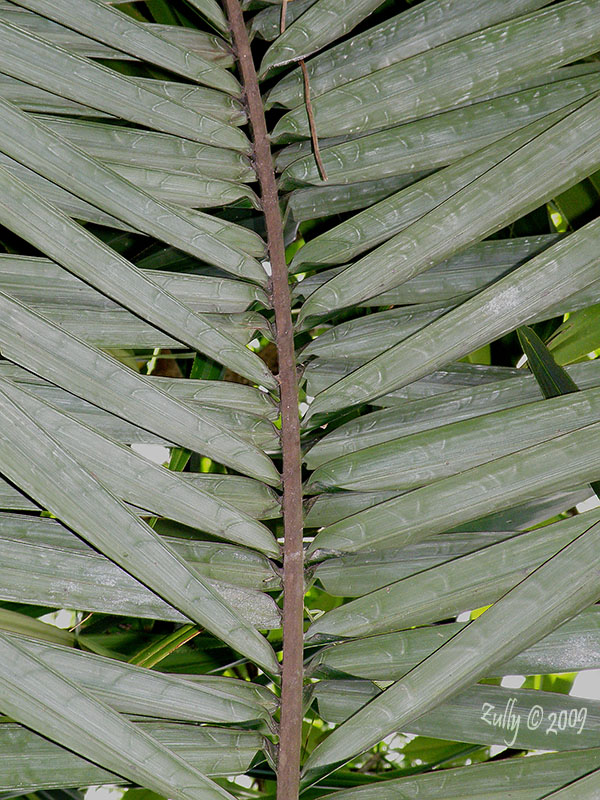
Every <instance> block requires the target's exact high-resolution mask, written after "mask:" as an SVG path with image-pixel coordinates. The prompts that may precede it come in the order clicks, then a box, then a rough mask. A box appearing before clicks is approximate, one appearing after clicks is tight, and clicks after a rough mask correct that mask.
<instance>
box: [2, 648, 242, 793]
mask: <svg viewBox="0 0 600 800" xmlns="http://www.w3.org/2000/svg"><path fill="white" fill-rule="evenodd" d="M0 653H1V655H2V658H0V684H1V685H2V688H3V691H2V710H3V711H4V712H5V713H7V714H9V715H10V716H11V717H12V718H13V719H15V720H17V721H19V722H21V723H23V724H24V725H26V726H27V727H28V728H31V729H33V730H34V731H37V732H39V733H41V734H42V735H43V736H45V737H47V738H48V739H50V740H51V741H55V742H58V743H59V744H61V745H63V747H67V748H69V749H70V750H72V751H74V752H75V753H78V754H79V755H82V756H84V757H87V758H89V759H90V760H91V761H93V762H94V763H96V764H100V765H101V766H103V767H104V768H105V769H108V770H111V771H113V772H116V773H118V774H120V775H123V776H125V777H127V778H129V779H130V780H132V781H133V782H134V783H141V784H142V785H144V786H147V787H149V788H151V789H153V790H154V791H156V792H158V793H161V794H163V795H171V796H172V797H174V798H178V799H179V800H197V798H198V797H202V798H206V800H213V799H214V800H218V799H220V800H232V796H231V795H230V794H229V792H226V791H225V790H224V789H221V788H220V787H219V786H217V785H216V784H215V783H213V782H212V781H210V780H209V779H208V778H206V777H205V776H204V775H202V774H201V773H200V772H198V770H196V769H195V768H194V767H192V766H190V765H189V764H188V763H187V762H186V761H184V760H183V758H181V756H178V755H176V754H175V753H174V752H173V751H172V750H170V749H169V748H168V747H165V746H164V745H162V744H161V743H160V742H159V741H158V740H156V739H155V738H153V737H152V736H151V735H149V734H147V733H145V732H143V730H142V729H140V728H136V727H135V726H134V725H133V724H132V723H130V722H129V721H127V720H126V719H125V718H124V717H122V716H121V715H120V714H118V713H117V712H115V711H113V710H112V709H111V708H109V706H107V705H105V704H104V703H103V702H101V701H99V700H97V699H95V698H94V697H93V696H92V695H91V694H89V693H88V692H87V691H85V690H83V689H81V688H79V686H77V684H75V683H73V682H72V681H70V680H68V679H67V678H65V677H63V676H61V675H60V674H59V673H58V672H56V671H55V670H54V669H51V668H50V667H47V666H46V665H45V664H44V663H43V662H42V661H40V660H39V659H38V658H37V657H36V656H34V655H32V654H31V653H28V652H27V650H25V649H24V648H23V646H22V645H21V644H20V643H18V642H17V640H16V639H15V638H14V637H8V636H6V635H5V634H2V633H0Z"/></svg>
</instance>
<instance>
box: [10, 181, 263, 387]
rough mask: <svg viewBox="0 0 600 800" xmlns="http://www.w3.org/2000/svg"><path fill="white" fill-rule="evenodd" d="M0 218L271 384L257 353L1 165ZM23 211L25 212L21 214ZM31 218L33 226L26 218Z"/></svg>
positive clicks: (149, 315)
mask: <svg viewBox="0 0 600 800" xmlns="http://www.w3.org/2000/svg"><path fill="white" fill-rule="evenodd" d="M0 189H1V191H2V202H1V203H0V222H2V223H4V224H5V225H6V227H8V228H9V229H10V230H12V231H13V232H14V233H17V234H19V235H21V236H23V237H24V238H25V239H26V240H27V241H29V242H30V243H31V244H34V245H36V246H38V247H39V248H40V249H41V250H42V252H44V253H45V254H46V255H48V256H50V257H51V258H53V259H54V260H55V261H57V263H60V264H61V266H63V267H64V268H65V269H68V270H69V271H70V272H73V273H74V274H76V275H77V276H78V277H79V278H82V279H84V280H87V281H89V282H90V283H91V284H92V285H93V286H95V288H97V289H98V290H99V291H101V292H103V293H104V294H107V295H108V296H109V297H111V298H112V299H113V300H115V301H116V302H118V303H120V304H122V305H124V306H125V307H126V308H129V310H131V311H133V312H135V313H137V314H138V315H139V316H141V317H143V318H144V319H146V320H147V321H148V322H150V323H154V324H155V325H156V326H157V327H159V328H161V329H163V330H166V331H168V332H169V333H170V334H171V335H173V336H174V338H176V339H177V340H178V341H184V342H185V343H186V344H189V345H190V346H191V347H193V348H194V349H198V350H200V351H201V352H204V353H206V354H207V355H209V356H211V357H214V358H215V359H216V360H218V361H220V362H221V363H226V365H227V366H229V367H230V368H231V369H233V370H234V371H236V372H239V373H241V374H244V376H245V377H247V378H249V379H250V380H251V381H255V382H257V383H260V384H262V385H263V386H267V387H268V388H275V386H276V382H275V380H274V378H273V376H272V375H271V373H270V372H269V370H268V369H267V368H266V367H265V365H264V363H263V362H262V361H261V359H259V358H258V356H257V355H256V354H255V353H253V352H252V351H250V350H249V349H248V348H246V347H244V346H243V345H240V344H239V343H238V342H236V341H235V340H234V339H232V338H231V337H229V336H227V335H225V334H223V333H221V332H220V331H219V330H218V329H217V328H216V327H215V326H214V325H211V324H209V323H208V322H207V321H206V319H203V318H201V317H198V315H196V314H194V312H193V311H192V310H191V309H189V308H188V307H187V306H185V305H184V304H183V303H181V302H180V301H178V300H176V298H174V297H173V296H172V295H170V294H168V293H167V292H166V291H165V290H164V289H162V288H161V287H159V286H157V285H156V284H155V283H154V281H153V280H152V277H151V276H150V275H149V274H148V273H143V272H142V271H141V270H139V269H138V268H137V267H135V266H134V265H133V264H131V263H130V262H129V261H127V259H125V258H123V257H122V256H120V255H119V254H117V253H116V252H115V251H114V250H112V248H110V247H109V246H108V245H105V244H104V243H102V242H101V241H100V240H99V239H97V238H96V237H95V236H93V235H92V234H91V233H88V232H87V231H86V230H85V229H84V228H82V227H81V226H80V225H78V224H77V223H75V222H73V221H72V220H70V219H69V218H68V217H67V216H66V215H65V214H63V213H62V212H60V211H57V210H56V209H54V208H53V207H52V206H51V205H50V204H49V203H47V202H46V201H45V200H43V199H42V198H41V197H40V196H39V195H38V194H36V193H35V192H33V191H31V190H30V189H29V188H28V187H27V186H26V185H25V184H24V183H22V182H21V181H19V180H18V179H16V178H14V177H13V176H12V175H11V174H10V173H9V172H7V171H6V170H4V169H2V168H0ZM25 210H26V211H27V213H25ZM31 219H35V220H36V223H37V224H36V225H35V227H34V226H32V225H31V224H30V220H31Z"/></svg>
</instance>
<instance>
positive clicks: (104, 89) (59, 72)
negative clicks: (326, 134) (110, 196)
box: [0, 22, 248, 151]
mask: <svg viewBox="0 0 600 800" xmlns="http://www.w3.org/2000/svg"><path fill="white" fill-rule="evenodd" d="M0 44H1V45H2V51H1V54H0V68H1V69H2V72H5V73H6V74H7V75H10V76H11V77H13V78H17V79H19V80H22V81H25V83H31V84H33V85H34V86H39V87H40V88H41V89H45V90H46V91H48V92H52V93H54V94H58V95H61V96H62V95H65V94H66V95H67V97H68V99H71V100H75V101H76V102H80V103H82V104H83V105H85V106H89V107H90V108H92V109H95V108H97V109H98V110H99V111H104V112H106V113H108V114H112V115H114V116H117V117H120V118H122V119H126V120H129V121H130V122H135V123H137V124H139V125H144V126H147V127H149V128H153V129H154V130H159V131H164V132H165V133H173V134H175V135H176V136H183V137H184V138H186V139H191V140H192V141H199V142H206V143H208V144H215V145H219V146H222V147H230V148H232V149H234V150H241V151H247V150H248V140H247V138H246V136H245V135H244V134H243V133H242V132H241V131H239V130H238V129H237V128H234V127H231V126H228V125H224V124H223V123H222V122H219V121H218V120H216V119H213V118H212V117H208V116H200V115H199V114H196V113H195V112H194V111H192V110H191V109H189V108H185V107H184V106H182V105H180V104H179V103H176V102H173V101H169V100H167V99H166V98H165V97H164V95H161V94H160V93H157V92H155V91H152V90H151V89H147V88H142V87H141V86H140V84H139V83H138V82H137V81H136V80H131V79H130V78H127V77H125V76H124V75H120V74H119V73H116V72H115V71H114V70H111V69H109V68H107V67H101V66H100V65H98V64H95V63H94V62H93V61H90V60H88V59H85V58H81V57H80V56H76V55H73V54H71V53H69V52H67V51H66V50H63V49H62V48H60V47H55V46H53V45H52V44H50V43H49V42H47V41H45V40H44V39H42V38H40V37H38V36H34V35H33V34H30V33H27V32H26V31H24V30H22V29H21V28H17V27H16V26H15V25H10V24H8V23H6V22H0ZM66 76H68V79H66Z"/></svg>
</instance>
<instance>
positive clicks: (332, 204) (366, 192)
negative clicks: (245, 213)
mask: <svg viewBox="0 0 600 800" xmlns="http://www.w3.org/2000/svg"><path fill="white" fill-rule="evenodd" d="M297 1H298V0H296V2H297ZM422 177H423V173H421V172H417V173H415V174H414V175H395V176H393V177H391V178H383V179H382V180H378V181H361V183H352V184H349V185H348V186H338V185H336V184H332V185H331V186H329V185H328V184H323V185H322V186H311V187H309V188H307V189H295V190H294V191H293V192H291V193H290V194H289V195H288V198H287V208H288V210H289V212H290V214H291V215H292V217H293V218H294V220H295V221H296V222H304V221H305V220H309V219H319V218H320V217H328V216H329V215H330V214H332V213H335V214H343V213H344V212H346V211H358V210H359V209H361V208H365V207H366V206H369V205H371V204H372V203H377V202H379V200H383V199H384V198H385V197H389V195H391V194H393V193H394V192H397V191H399V190H400V189H402V188H403V187H404V186H408V185H409V184H410V183H414V182H415V181H416V180H418V179H419V178H422ZM296 286H297V287H298V288H300V285H299V284H296Z"/></svg>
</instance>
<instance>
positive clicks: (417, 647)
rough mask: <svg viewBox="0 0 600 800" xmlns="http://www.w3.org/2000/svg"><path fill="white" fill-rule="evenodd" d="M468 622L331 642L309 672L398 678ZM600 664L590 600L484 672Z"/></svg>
mask: <svg viewBox="0 0 600 800" xmlns="http://www.w3.org/2000/svg"><path fill="white" fill-rule="evenodd" d="M467 624H468V623H466V622H450V623H446V624H444V625H430V626H425V627H421V628H412V629H411V630H406V631H400V632H398V633H384V634H380V635H379V636H376V637H365V638H364V639H357V640H356V641H350V642H341V643H339V644H335V645H330V646H329V647H324V648H323V649H322V650H320V651H319V653H318V654H317V655H316V656H315V657H314V658H313V659H311V661H310V662H309V664H308V667H307V672H308V674H309V675H310V676H311V677H317V678H328V677H336V676H341V675H345V676H350V675H351V676H354V677H357V678H366V679H368V680H372V681H394V680H399V679H400V678H401V677H402V676H403V675H404V674H405V673H407V672H409V671H410V670H411V669H412V668H413V667H416V665H417V664H418V663H419V662H420V661H423V660H424V659H425V658H427V657H428V656H430V655H431V654H432V653H433V652H434V651H435V650H437V648H438V647H440V646H441V645H442V644H444V643H445V642H447V641H449V640H450V639H451V638H452V636H454V634H456V633H458V631H460V630H462V629H463V628H464V627H465V626H466V625H467ZM374 652H377V659H374V658H373V653H374ZM599 664H600V609H599V608H598V606H592V608H590V609H589V610H587V611H583V612H582V613H581V614H578V615H577V616H576V617H573V619H572V620H569V622H565V623H564V625H561V626H560V628H557V629H556V630H555V631H553V632H552V633H550V634H548V636H546V637H545V638H544V639H541V640H540V641H539V642H536V643H535V644H533V645H531V646H530V647H528V648H526V649H525V650H523V651H522V652H521V653H519V654H517V655H515V656H513V657H512V658H510V659H509V660H508V661H503V662H502V663H500V664H497V665H496V666H495V667H491V668H490V670H489V671H488V675H487V676H488V677H490V678H491V677H501V676H504V675H546V674H552V673H559V672H573V671H575V670H584V669H598V665H599Z"/></svg>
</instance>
